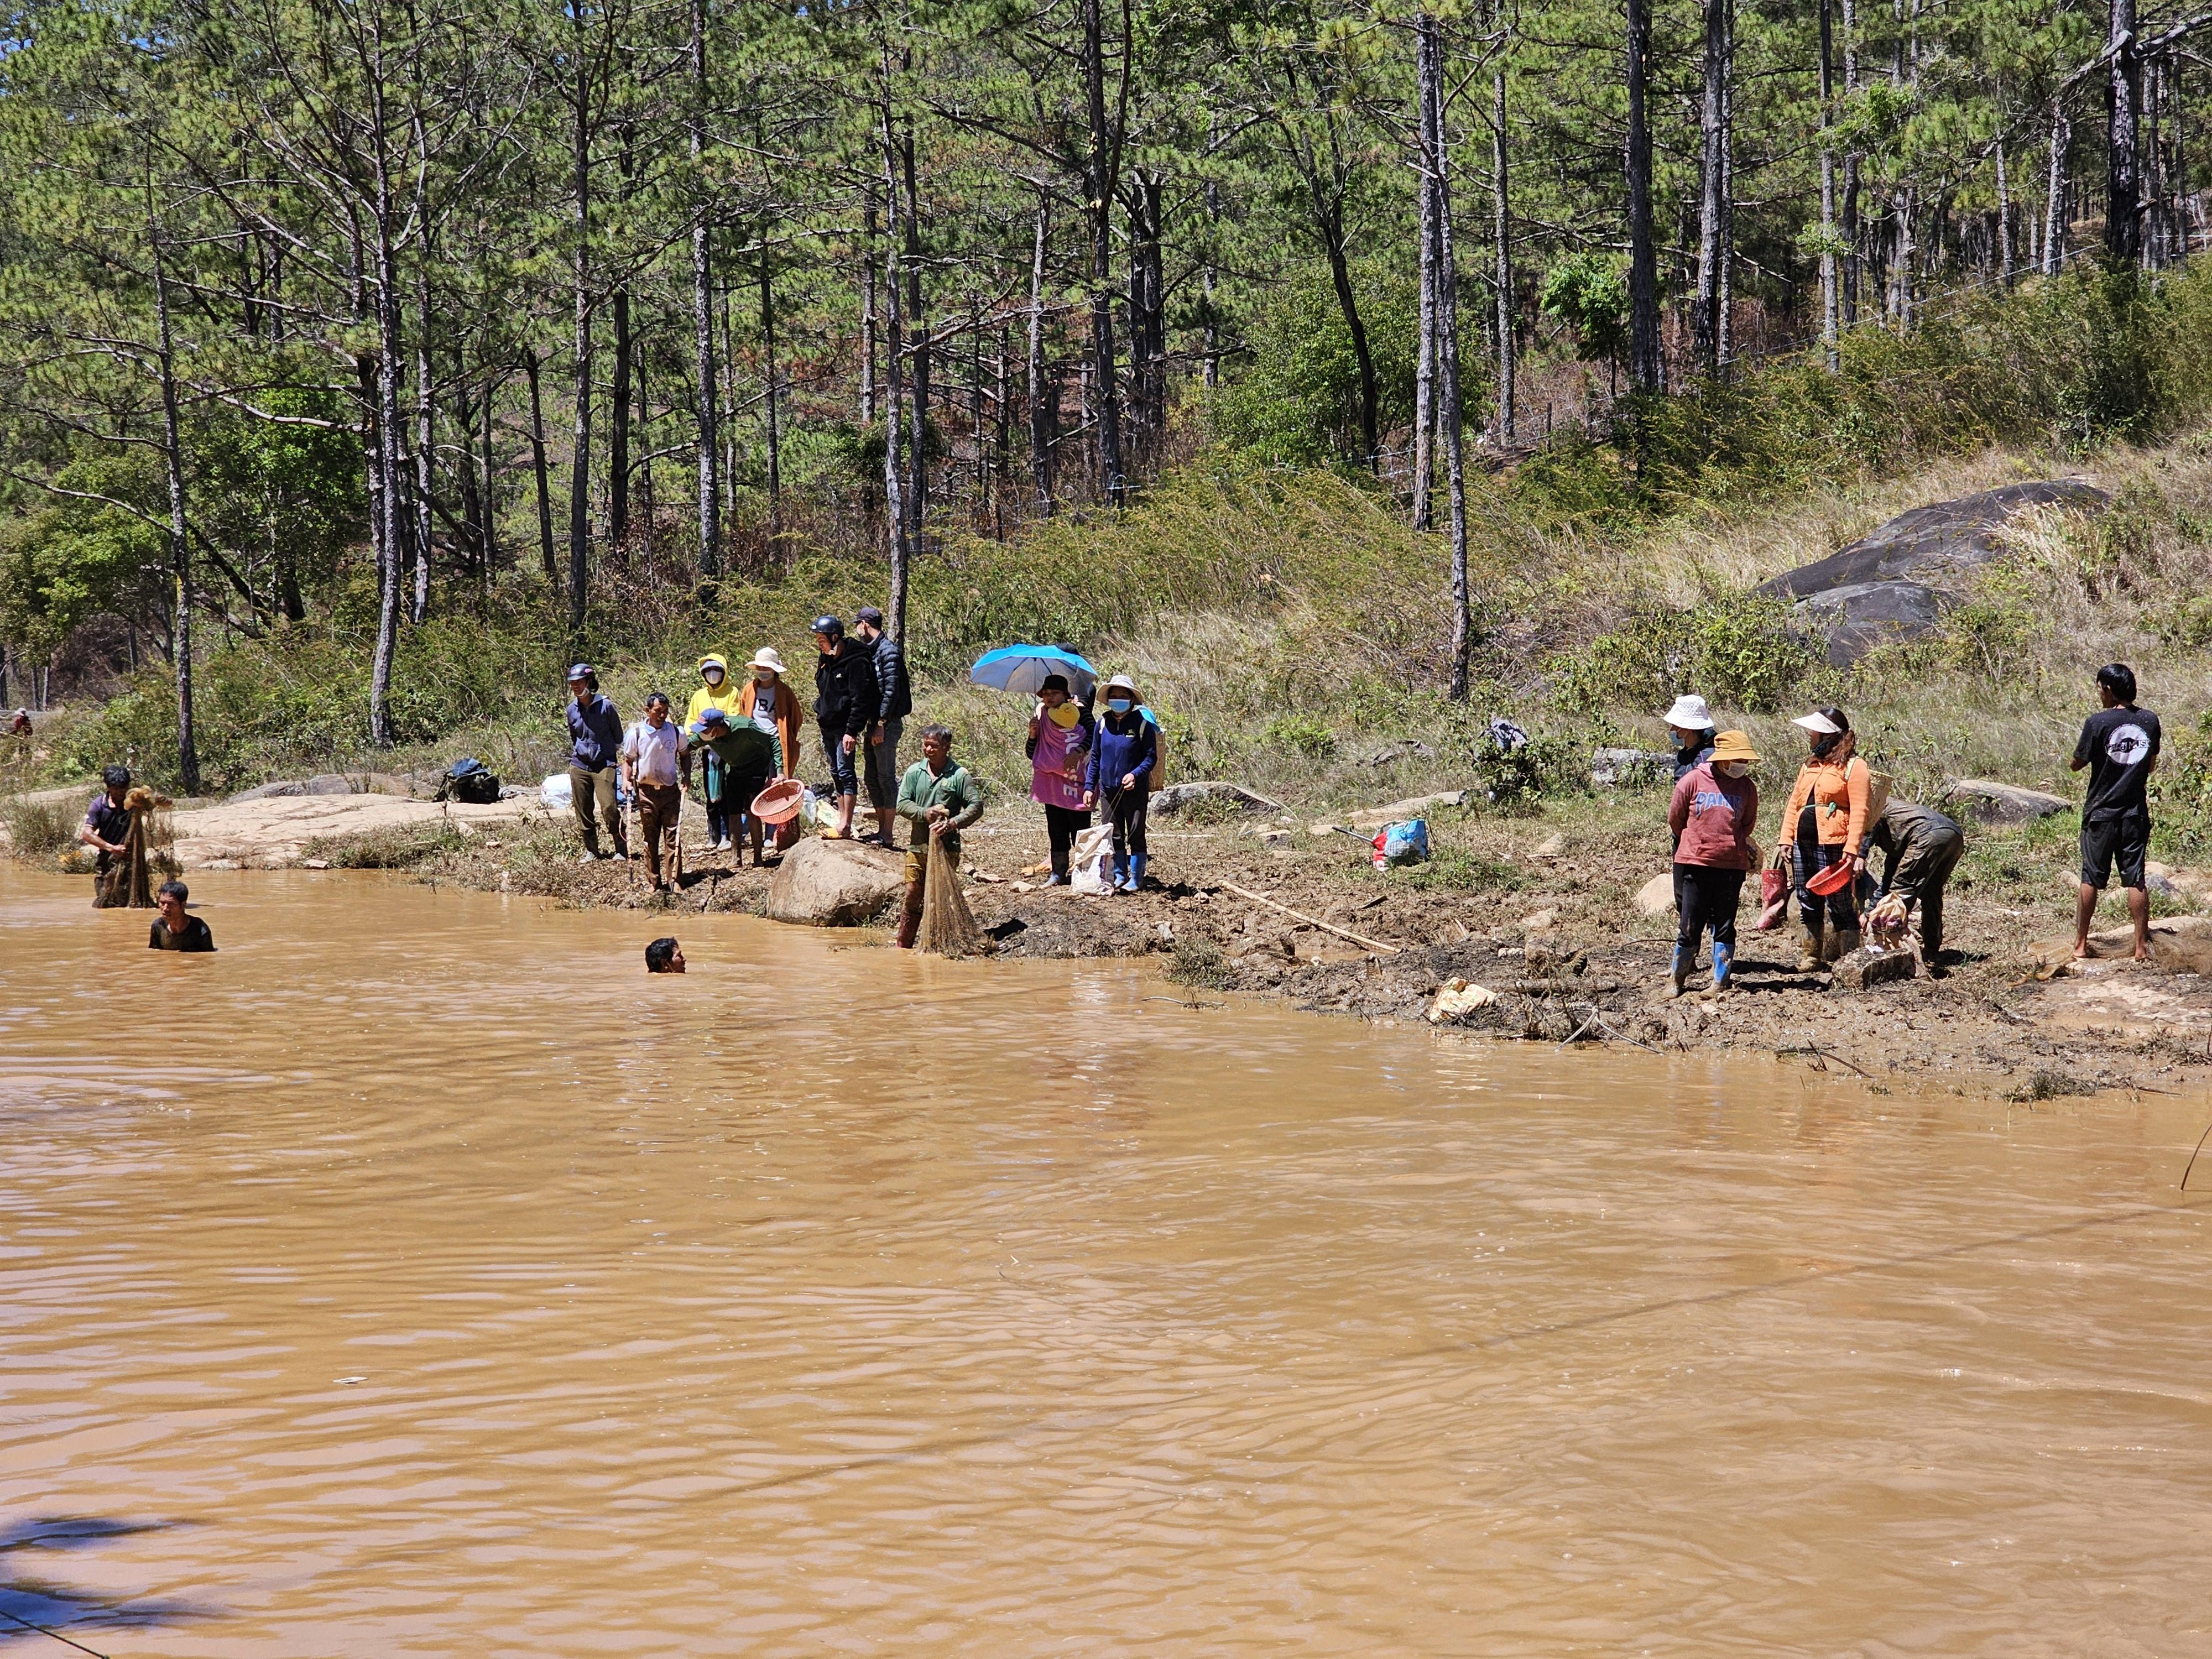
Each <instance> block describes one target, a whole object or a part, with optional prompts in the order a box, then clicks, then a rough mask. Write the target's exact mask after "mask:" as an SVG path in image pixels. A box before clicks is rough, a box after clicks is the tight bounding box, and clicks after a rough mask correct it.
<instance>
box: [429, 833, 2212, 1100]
mask: <svg viewBox="0 0 2212 1659" xmlns="http://www.w3.org/2000/svg"><path fill="white" fill-rule="evenodd" d="M1435 827H1436V830H1437V846H1438V854H1437V859H1436V860H1434V861H1433V862H1432V863H1431V864H1430V865H1428V866H1420V867H1417V868H1414V869H1411V870H1401V871H1391V872H1377V871H1376V870H1375V869H1374V868H1373V867H1372V866H1371V864H1370V863H1369V862H1368V861H1367V860H1365V859H1364V857H1363V856H1362V854H1361V851H1360V849H1359V848H1357V847H1355V846H1354V845H1353V844H1352V842H1350V841H1348V840H1346V838H1344V837H1342V836H1333V837H1322V836H1313V835H1311V834H1310V832H1309V830H1308V829H1307V828H1306V827H1305V826H1304V825H1301V826H1299V827H1298V828H1297V829H1296V830H1295V831H1294V832H1290V833H1285V831H1284V829H1282V827H1281V826H1279V825H1275V824H1269V825H1267V826H1264V827H1263V828H1262V829H1261V830H1260V831H1259V832H1257V833H1255V832H1254V831H1251V830H1240V829H1237V828H1235V827H1231V826H1224V827H1213V828H1177V827H1175V826H1174V825H1172V824H1163V825H1160V826H1158V827H1156V828H1155V829H1154V830H1153V832H1152V874H1153V875H1154V876H1155V877H1156V878H1158V885H1157V886H1155V887H1149V888H1147V890H1146V891H1144V892H1143V893H1140V894H1138V895H1134V896H1128V895H1121V896H1110V897H1091V896H1080V895H1078V894H1075V893H1073V892H1072V891H1070V890H1066V889H1064V888H1045V887H1043V886H1042V885H1041V881H1042V877H1041V876H1040V875H1039V874H1038V873H1037V872H1038V867H1039V866H1041V865H1042V863H1043V861H1044V860H1045V857H1046V843H1045V839H1044V836H1043V833H1042V825H1040V824H1036V823H1033V822H1032V821H1031V820H1030V817H1029V815H1028V814H1027V813H1026V812H1023V811H1002V812H995V813H994V814H993V815H992V817H990V818H988V819H987V820H986V821H985V823H982V824H981V825H979V826H978V827H977V828H976V829H975V830H973V831H971V832H970V833H969V836H968V838H967V842H966V854H967V858H968V860H969V889H968V892H969V902H970V904H971V906H972V908H974V910H975V915H976V918H977V920H978V921H979V922H981V924H982V926H983V927H985V928H987V929H988V930H990V931H991V932H992V933H994V936H995V939H996V945H995V948H996V950H997V951H999V952H1000V954H1002V955H1005V956H1006V957H1030V958H1062V957H1153V958H1156V959H1157V960H1158V963H1159V964H1160V965H1161V966H1162V967H1163V968H1164V969H1166V971H1167V973H1168V975H1169V976H1170V978H1171V979H1172V980H1174V981H1176V982H1178V983H1179V984H1181V985H1182V986H1184V987H1188V991H1187V993H1185V994H1188V995H1189V996H1192V997H1196V998H1200V999H1203V998H1204V997H1205V996H1206V994H1207V993H1209V992H1212V991H1234V992H1240V993H1246V994H1255V995H1260V996H1264V997H1267V998H1271V999H1276V1000H1283V1001H1286V1002H1289V1003H1291V1004H1292V1005H1294V1006H1297V1007H1299V1008H1301V1009H1304V1010H1308V1011H1310V1012H1317V1013H1324V1014H1334V1015H1339V1016H1343V1017H1349V1018H1361V1019H1376V1020H1389V1021H1398V1022H1407V1023H1419V1024H1429V1023H1430V1022H1429V1020H1428V1015H1429V1012H1430V1009H1431V1004H1432V1003H1433V1001H1434V1000H1435V997H1436V994H1437V990H1438V988H1439V987H1443V986H1445V985H1447V984H1449V983H1450V982H1452V981H1462V980H1463V981H1468V983H1470V984H1473V985H1479V986H1482V987H1487V988H1488V989H1489V990H1490V991H1492V992H1493V993H1495V994H1496V997H1497V1000H1495V1001H1494V1002H1492V1003H1490V1004H1489V1005H1488V1006H1484V1007H1481V1008H1479V1009H1476V1010H1474V1011H1473V1012H1470V1013H1468V1015H1466V1016H1465V1017H1463V1018H1460V1019H1456V1020H1454V1021H1452V1022H1450V1023H1449V1024H1447V1025H1445V1026H1443V1027H1441V1028H1439V1029H1441V1030H1444V1031H1446V1032H1447V1033H1449V1034H1450V1035H1453V1036H1460V1037H1463V1038H1470V1039H1474V1040H1525V1041H1534V1042H1550V1043H1555V1044H1556V1043H1564V1042H1601V1043H1626V1044H1634V1045H1638V1046H1641V1047H1644V1048H1653V1049H1657V1050H1661V1051H1675V1052H1681V1051H1688V1050H1696V1049H1741V1050H1745V1051H1757V1052H1763V1053H1765V1054H1789V1055H1794V1056H1796V1057H1797V1058H1799V1059H1800V1060H1802V1063H1803V1064H1806V1065H1808V1066H1814V1067H1816V1068H1820V1069H1826V1070H1835V1071H1842V1072H1846V1073H1850V1072H1859V1073H1865V1074H1866V1075H1867V1076H1868V1077H1869V1078H1870V1079H1876V1080H1879V1079H1884V1078H1887V1077H1889V1076H1891V1075H1892V1074H1893V1073H1894V1074H1900V1075H1902V1076H1905V1077H1913V1078H1926V1077H1929V1076H1931V1075H1940V1076H1943V1077H1946V1078H1949V1079H1954V1080H1955V1084H1956V1086H1958V1087H1960V1088H1962V1089H1966V1090H1969V1091H1972V1092H1976V1093H1987V1092H1992V1091H1994V1092H1999V1093H2010V1094H2013V1095H2015V1096H2017V1097H2023V1098H2042V1097H2051V1096H2054V1095H2060V1094H2069V1093H2076V1092H2086V1091H2092V1090H2095V1089H2100V1088H2114V1087H2151V1088H2155V1087H2162V1086H2169V1087H2170V1086H2174V1085H2173V1082H2172V1079H2176V1078H2177V1077H2179V1075H2180V1074H2181V1073H2183V1072H2184V1071H2185V1069H2186V1068H2189V1067H2192V1066H2194V1067H2199V1068H2201V1067H2203V1066H2207V1065H2208V1063H2212V1046H2208V1045H2212V977H2208V975H2207V972H2206V970H2207V969H2212V933H2208V932H2201V931H2199V927H2200V923H2199V921H2198V919H2197V918H2193V917H2187V916H2184V917H2178V918H2174V919H2172V920H2169V921H2161V922H2160V933H2159V935H2158V938H2159V941H2160V960H2159V961H2158V962H2156V963H2151V964H2136V963H2130V962H2126V961H2113V960H2103V961H2097V962H2093V963H2081V964H2074V963H2065V964H2064V965H2063V966H2061V967H2059V969H2058V970H2057V972H2055V973H2053V972H2052V971H2051V969H2052V964H2053V963H2054V961H2055V960H2063V956H2064V954H2065V952H2064V950H2063V947H2064V946H2065V945H2066V944H2067V942H2068V941H2067V939H2066V935H2067V932H2068V929H2067V927H2066V924H2065V921H2064V915H2065V908H2064V905H2065V902H2067V901H2068V900H2069V897H2070V892H2071V888H2070V877H2069V875H2068V872H2066V871H2065V868H2064V860H2063V854H2061V853H2057V852H2052V851H2051V849H2049V848H2044V849H2042V851H2041V852H2038V851H2037V850H2036V847H2035V845H2034V844H2033V843H2032V842H2027V841H2025V840H2021V839H2019V838H2017V837H2015V838H2014V839H2010V840H2008V839H2007V838H2006V836H2004V835H2003V834H2002V833H2000V832H1995V831H1990V832H1982V833H1981V834H1980V835H1978V838H1977V839H1978V853H1979V854H1980V858H1979V860H1978V861H1970V863H1969V864H1968V865H1967V866H1965V867H1963V868H1962V871H1961V873H1960V877H1959V878H1958V879H1957V880H1955V881H1954V884H1953V887H1952V890H1951V898H1950V921H1949V925H1948V934H1949V938H1948V941H1947V942H1948V945H1949V947H1950V948H1949V949H1948V951H1947V957H1946V964H1945V966H1946V972H1945V975H1944V976H1943V977H1942V978H1941V979H1935V980H1931V979H1929V978H1928V977H1926V976H1925V975H1916V976H1915V977H1914V978H1912V979H1911V980H1909V981H1903V982H1899V983H1893V984H1888V985H1882V986H1877V987H1873V988H1870V989H1867V990H1863V991H1854V990H1845V989H1843V988H1841V987H1835V986H1833V985H1832V984H1831V982H1830V979H1829V976H1828V975H1826V974H1825V973H1820V974H1800V973H1798V972H1797V971H1796V961H1797V958H1798V955H1799V936H1798V935H1797V934H1796V933H1795V932H1794V931H1779V932H1777V933H1770V934H1760V933H1754V932H1753V931H1751V928H1750V921H1751V920H1752V916H1751V913H1750V909H1749V907H1748V906H1747V911H1746V914H1745V915H1744V917H1743V919H1742V922H1741V928H1742V932H1741V943H1740V947H1739V949H1740V957H1739V963H1738V980H1739V988H1738V989H1737V990H1735V992H1734V993H1732V994H1730V995H1729V996H1727V997H1725V998H1723V999H1719V1000H1714V999H1712V998H1711V997H1710V996H1709V995H1701V994H1692V995H1691V996H1689V997H1686V998H1685V999H1683V1000H1680V1001H1674V1002H1669V1001H1667V1000H1662V998H1661V997H1660V996H1659V994H1658V993H1659V992H1660V990H1661V989H1662V986H1663V982H1664V974H1665V969H1666V965H1667V962H1668V953H1669V951H1670V948H1671V939H1672V934H1673V927H1674V920H1673V916H1672V914H1671V912H1670V913H1668V914H1666V915H1659V916H1649V915H1644V914H1642V913H1641V912H1639V911H1638V908H1637V906H1636V904H1635V900H1634V896H1635V894H1636V892H1637V890H1638V889H1639V888H1641V887H1642V886H1643V885H1644V884H1645V883H1646V882H1647V881H1648V880H1649V879H1650V877H1651V876H1652V875H1653V874H1654V873H1655V872H1656V871H1657V870H1659V869H1661V868H1663V865H1662V863H1661V862H1660V861H1659V858H1658V855H1657V854H1656V850H1655V837H1654V836H1653V834H1652V832H1651V830H1650V826H1649V823H1648V822H1646V821H1645V820H1644V814H1643V812H1642V811H1641V810H1639V808H1638V803H1637V802H1636V801H1635V800H1634V799H1628V800H1625V801H1613V802H1607V801H1603V800H1599V801H1583V802H1572V803H1569V804H1568V805H1566V806H1565V808H1562V809H1556V810H1554V809H1547V811H1546V812H1545V813H1543V814H1542V815H1541V816H1531V817H1503V816H1498V815H1486V814H1480V813H1472V812H1470V813H1467V814H1464V815H1462V814H1459V813H1448V814H1440V815H1439V816H1438V819H1437V823H1436V826H1435ZM568 834H569V832H568V830H567V829H565V827H564V826H562V825H559V824H546V823H538V824H537V825H535V826H532V825H528V824H519V825H513V826H508V827H507V828H505V829H491V828H487V829H480V830H473V831H472V832H471V833H470V834H469V835H468V836H466V837H465V840H464V842H462V844H460V845H459V846H457V847H453V848H450V849H449V850H448V851H447V852H446V853H444V854H441V856H440V857H439V858H438V859H437V860H435V864H434V865H432V866H426V872H427V873H429V874H431V875H432V877H433V878H444V879H454V880H459V881H462V882H465V883H466V884H469V885H471V886H479V887H486V888H493V889H497V890H505V891H509V892H526V893H541V894H544V895H547V896H553V897H556V898H558V899H561V900H562V901H563V902H568V903H572V904H579V905H586V906H594V907H600V906H605V907H615V908H637V909H645V910H665V911H666V912H667V913H668V914H669V915H670V916H671V922H670V927H671V930H673V929H675V928H676V927H678V920H679V919H680V917H681V915H683V914H684V913H687V912H696V911H730V910H736V911H748V912H753V913H758V912H759V911H760V910H761V909H762V908H763V902H764V900H765V898H766V895H767V890H768V884H769V878H770V876H771V875H772V874H773V872H772V870H771V871H763V870H757V869H755V868H753V867H751V866H750V863H747V864H746V865H745V866H744V867H734V866H732V860H731V857H730V855H728V854H714V853H711V852H709V851H708V849H707V848H705V847H703V846H702V845H700V844H698V843H696V842H694V843H692V844H691V845H690V846H688V847H687V848H686V851H685V860H686V870H685V873H684V882H683V884H682V886H681V888H680V890H678V892H677V893H676V894H675V895H673V896H671V897H670V898H668V899H665V900H660V899H656V898H654V897H653V896H652V895H651V894H650V892H649V891H648V890H647V889H646V887H645V884H644V883H643V881H642V879H641V878H639V877H638V876H636V875H635V873H634V872H632V871H631V869H630V868H629V867H628V866H623V865H621V864H617V863H612V862H610V863H604V864H599V865H594V866H577V865H576V864H575V862H574V854H573V843H572V842H570V841H569V840H568ZM1268 901H1272V902H1268ZM1286 911H1295V912H1297V913H1298V914H1297V915H1290V914H1286ZM1323 924H1326V925H1323ZM854 937H855V939H856V941H860V940H865V941H866V942H869V943H871V944H876V945H884V946H886V947H887V946H888V945H889V933H888V930H887V929H886V928H884V927H880V926H878V927H868V928H862V929H858V930H855V933H854ZM2107 937H2109V936H2107ZM1704 978H1705V975H1704V972H1703V970H1702V969H1701V970H1700V973H1699V977H1698V978H1697V979H1696V980H1694V981H1692V984H1693V987H1694V986H1696V985H1699V984H1701V983H1702V982H1703V981H1704Z"/></svg>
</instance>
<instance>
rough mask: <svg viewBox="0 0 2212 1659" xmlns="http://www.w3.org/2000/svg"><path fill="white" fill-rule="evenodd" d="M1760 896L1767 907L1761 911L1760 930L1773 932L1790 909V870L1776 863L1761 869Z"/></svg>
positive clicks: (1760, 899) (1761, 901)
mask: <svg viewBox="0 0 2212 1659" xmlns="http://www.w3.org/2000/svg"><path fill="white" fill-rule="evenodd" d="M1759 902H1760V903H1761V904H1762V905H1763V906H1764V907H1765V908H1763V909H1761V910H1760V911H1759V932H1760V933H1772V932H1773V931H1774V930H1775V929H1776V928H1778V927H1780V926H1781V925H1782V919H1783V917H1784V915H1787V914H1788V913H1789V910H1790V872H1788V871H1787V870H1785V869H1784V868H1782V867H1781V866H1779V865H1775V864H1770V865H1768V866H1766V868H1765V869H1764V870H1762V871H1760V872H1759Z"/></svg>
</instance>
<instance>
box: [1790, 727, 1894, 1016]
mask: <svg viewBox="0 0 2212 1659" xmlns="http://www.w3.org/2000/svg"><path fill="white" fill-rule="evenodd" d="M1790 724H1791V725H1792V726H1797V727H1799V728H1801V729H1802V731H1803V732H1805V733H1806V736H1807V739H1808V743H1809V744H1810V746H1811V750H1812V752H1811V754H1810V755H1809V756H1808V758H1807V759H1806V762H1805V764H1804V765H1803V766H1802V767H1800V768H1799V769H1798V772H1797V781H1796V785H1795V786H1793V787H1791V789H1790V805H1788V806H1787V807H1785V808H1784V811H1783V814H1782V829H1781V835H1782V836H1783V837H1784V839H1786V840H1789V841H1790V842H1794V843H1795V845H1796V878H1797V882H1796V884H1797V914H1798V916H1799V918H1800V919H1801V920H1802V921H1803V922H1804V924H1805V954H1804V956H1803V957H1802V958H1800V959H1799V961H1798V963H1797V971H1798V972H1799V973H1801V974H1809V973H1811V972H1812V971H1813V970H1814V969H1816V968H1818V967H1820V964H1821V963H1824V962H1833V961H1835V960H1836V959H1837V958H1838V957H1847V956H1849V955H1850V953H1851V952H1852V951H1856V950H1857V949H1858V945H1859V913H1858V896H1857V887H1858V878H1859V877H1860V875H1861V874H1862V873H1863V872H1864V871H1865V869H1866V858H1865V854H1864V848H1865V846H1866V833H1867V825H1868V823H1869V819H1870V817H1871V813H1870V811H1869V808H1870V806H1871V805H1872V802H1873V799H1874V794H1873V790H1874V769H1873V768H1872V767H1870V766H1869V765H1868V764H1867V763H1866V762H1865V761H1863V760H1862V759H1861V758H1860V757H1859V756H1858V754H1857V748H1858V735H1857V733H1856V732H1853V731H1852V730H1851V722H1850V718H1849V717H1848V716H1847V715H1845V714H1844V711H1843V710H1842V709H1840V708H1818V709H1815V710H1814V712H1813V713H1811V714H1804V715H1801V716H1799V717H1798V718H1797V719H1796V720H1792V721H1790ZM1838 864H1848V865H1850V867H1851V868H1850V878H1849V879H1848V880H1846V881H1845V882H1844V884H1843V885H1842V886H1841V887H1838V889H1837V890H1835V891H1834V892H1832V893H1830V894H1828V895H1827V896H1826V897H1823V896H1821V895H1820V894H1818V893H1815V892H1814V891H1813V890H1812V888H1811V886H1810V885H1809V884H1810V883H1811V881H1812V879H1813V878H1814V877H1815V876H1817V875H1819V874H1820V872H1822V871H1823V870H1826V869H1829V868H1831V867H1832V866H1835V865H1838ZM1830 922H1832V923H1834V924H1835V927H1834V937H1833V938H1832V939H1824V937H1823V934H1824V931H1825V929H1826V925H1827V924H1828V923H1830Z"/></svg>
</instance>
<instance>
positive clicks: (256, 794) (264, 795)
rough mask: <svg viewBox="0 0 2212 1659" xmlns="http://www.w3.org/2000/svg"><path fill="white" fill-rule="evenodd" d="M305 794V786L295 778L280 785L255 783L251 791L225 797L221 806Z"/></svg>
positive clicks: (246, 790)
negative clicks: (242, 801)
mask: <svg viewBox="0 0 2212 1659" xmlns="http://www.w3.org/2000/svg"><path fill="white" fill-rule="evenodd" d="M306 793H307V785H306V784H304V783H302V782H301V781H299V780H298V779H297V778H293V779H290V780H289V781H284V782H280V783H257V784H255V785H254V786H253V787H252V788H251V789H241V790H240V791H239V792H238V793H236V794H234V795H228V796H225V797H224V799H223V805H226V806H228V805H230V803H231V802H232V801H239V800H273V799H276V797H277V796H279V795H304V794H306Z"/></svg>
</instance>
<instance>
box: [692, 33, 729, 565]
mask: <svg viewBox="0 0 2212 1659" xmlns="http://www.w3.org/2000/svg"><path fill="white" fill-rule="evenodd" d="M707 96H708V91H707V0H691V110H690V149H691V161H692V163H693V165H694V166H695V167H696V165H697V164H698V162H699V161H700V158H701V157H702V155H705V153H706V149H707ZM710 218H711V216H710V215H709V214H708V210H707V205H706V204H705V203H703V202H702V203H701V204H700V205H699V210H698V216H697V217H696V219H694V220H693V221H692V222H691V359H692V372H693V373H694V374H696V375H697V377H698V389H697V392H696V398H697V400H698V401H697V428H698V430H697V433H696V441H697V443H698V449H699V585H700V588H701V590H702V592H709V591H710V590H711V589H712V587H713V586H714V581H715V580H716V579H717V578H718V577H720V575H721V574H722V490H721V480H720V477H719V476H718V475H717V472H716V461H717V459H718V458H717V454H716V451H715V442H716V435H715V424H716V419H715V417H716V410H715V407H714V380H715V374H716V369H715V359H714V246H713V243H712V241H711V240H710V239H711V237H712V235H713V228H712V226H711V223H710Z"/></svg>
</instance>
